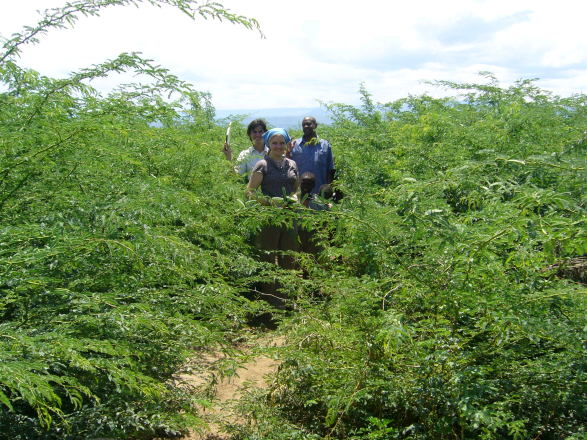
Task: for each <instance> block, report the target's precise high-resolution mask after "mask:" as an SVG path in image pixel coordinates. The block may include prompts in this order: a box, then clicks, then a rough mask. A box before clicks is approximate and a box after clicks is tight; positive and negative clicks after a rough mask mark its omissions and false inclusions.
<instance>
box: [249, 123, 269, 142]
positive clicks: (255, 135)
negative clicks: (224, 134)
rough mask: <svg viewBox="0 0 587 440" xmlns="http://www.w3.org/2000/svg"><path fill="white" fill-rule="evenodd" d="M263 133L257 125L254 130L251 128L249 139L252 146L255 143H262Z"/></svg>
mask: <svg viewBox="0 0 587 440" xmlns="http://www.w3.org/2000/svg"><path fill="white" fill-rule="evenodd" d="M263 133H265V131H264V130H263V127H261V126H260V125H257V126H256V127H255V128H253V131H251V134H250V135H249V136H250V138H251V142H252V143H253V144H255V143H257V142H263Z"/></svg>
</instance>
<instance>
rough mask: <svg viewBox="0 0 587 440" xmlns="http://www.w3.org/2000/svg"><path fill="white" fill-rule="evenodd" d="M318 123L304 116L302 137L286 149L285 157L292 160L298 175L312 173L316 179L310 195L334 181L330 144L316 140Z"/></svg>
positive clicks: (312, 118) (311, 117) (333, 165)
mask: <svg viewBox="0 0 587 440" xmlns="http://www.w3.org/2000/svg"><path fill="white" fill-rule="evenodd" d="M317 127H318V123H317V122H316V118H314V117H313V116H306V117H305V118H304V119H303V120H302V130H303V132H304V135H303V136H302V138H301V139H296V140H295V141H294V142H292V143H291V144H290V145H288V149H287V157H289V158H291V159H293V160H294V161H295V163H296V164H297V166H298V170H299V172H300V174H304V173H308V172H309V173H312V174H314V176H315V178H316V184H315V186H314V189H313V190H312V195H313V194H316V193H317V192H318V188H320V187H321V186H322V185H324V184H326V183H327V184H331V183H332V180H333V179H334V171H335V164H334V156H333V155H332V147H331V146H330V142H328V141H327V140H325V139H320V138H318V135H317V134H316V128H317Z"/></svg>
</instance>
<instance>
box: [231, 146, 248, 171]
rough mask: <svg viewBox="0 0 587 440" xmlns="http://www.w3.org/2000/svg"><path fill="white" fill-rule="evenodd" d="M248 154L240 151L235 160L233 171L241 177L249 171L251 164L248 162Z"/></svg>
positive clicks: (245, 151) (246, 151)
mask: <svg viewBox="0 0 587 440" xmlns="http://www.w3.org/2000/svg"><path fill="white" fill-rule="evenodd" d="M248 153H249V150H244V151H241V153H240V154H239V155H238V159H237V160H236V165H235V167H234V170H235V171H236V172H237V173H239V174H240V175H241V176H242V175H243V174H245V173H247V172H249V171H250V167H251V164H250V161H249V157H248V155H249V154H248Z"/></svg>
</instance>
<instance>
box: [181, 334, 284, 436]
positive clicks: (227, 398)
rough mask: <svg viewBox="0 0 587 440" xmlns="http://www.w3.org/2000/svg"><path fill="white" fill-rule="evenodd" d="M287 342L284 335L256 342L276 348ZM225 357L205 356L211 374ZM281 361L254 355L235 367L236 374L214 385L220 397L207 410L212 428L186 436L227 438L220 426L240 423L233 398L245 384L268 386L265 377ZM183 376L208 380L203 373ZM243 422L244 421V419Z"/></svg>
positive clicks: (200, 382)
mask: <svg viewBox="0 0 587 440" xmlns="http://www.w3.org/2000/svg"><path fill="white" fill-rule="evenodd" d="M284 342H285V339H284V338H283V337H275V336H263V337H261V338H260V339H258V340H256V341H255V345H254V346H256V347H273V346H281V345H283V344H284ZM252 348H253V345H252V344H251V346H250V347H246V346H245V347H244V351H245V352H248V353H251V350H252ZM223 360H226V358H225V357H224V355H223V354H222V353H214V354H212V355H207V356H206V357H205V363H206V365H207V369H208V371H209V372H210V373H212V374H215V367H216V365H217V364H218V363H219V362H221V361H223ZM277 366H278V361H276V360H275V359H272V358H269V357H266V356H255V357H254V358H253V359H252V360H251V361H250V362H247V363H245V364H243V365H242V366H241V367H240V368H238V369H237V370H236V375H234V376H233V377H231V378H230V380H229V379H224V380H220V379H219V380H218V383H217V385H216V386H215V391H216V393H215V396H216V399H217V402H216V404H215V405H214V406H213V407H212V408H208V409H207V410H206V411H205V412H204V413H203V416H204V420H205V421H206V423H207V424H208V426H209V427H210V430H209V431H207V432H205V433H203V434H201V435H200V434H198V433H196V432H192V433H190V435H189V436H187V437H185V438H186V439H190V440H227V439H229V438H230V437H229V435H228V434H226V433H224V432H222V430H221V425H222V422H223V421H225V422H226V421H229V422H233V423H234V422H235V421H236V422H238V421H239V420H238V418H237V417H236V416H235V415H234V414H233V412H232V410H231V406H232V404H233V403H234V401H236V400H238V399H239V398H240V392H241V391H242V390H243V388H244V384H245V383H248V384H251V383H252V384H254V386H255V387H260V388H265V387H267V383H266V382H265V379H264V376H265V375H266V374H269V373H273V372H274V371H276V369H277ZM182 379H184V380H186V381H188V382H190V383H192V384H194V385H196V386H199V385H203V384H205V382H206V381H205V380H204V379H203V378H202V375H198V376H191V375H184V376H182ZM242 422H243V423H244V420H243V421H242Z"/></svg>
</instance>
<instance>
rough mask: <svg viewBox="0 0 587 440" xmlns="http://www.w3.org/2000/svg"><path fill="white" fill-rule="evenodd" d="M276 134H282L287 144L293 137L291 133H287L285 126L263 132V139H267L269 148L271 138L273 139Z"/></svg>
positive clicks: (266, 143) (266, 142)
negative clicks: (290, 135)
mask: <svg viewBox="0 0 587 440" xmlns="http://www.w3.org/2000/svg"><path fill="white" fill-rule="evenodd" d="M276 134H280V135H282V136H283V138H284V139H285V143H286V144H288V143H289V141H291V138H290V137H289V134H287V131H285V128H272V129H271V130H269V131H266V132H265V133H263V140H264V141H265V146H266V147H267V148H269V139H271V138H272V137H273V136H275V135H276Z"/></svg>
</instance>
